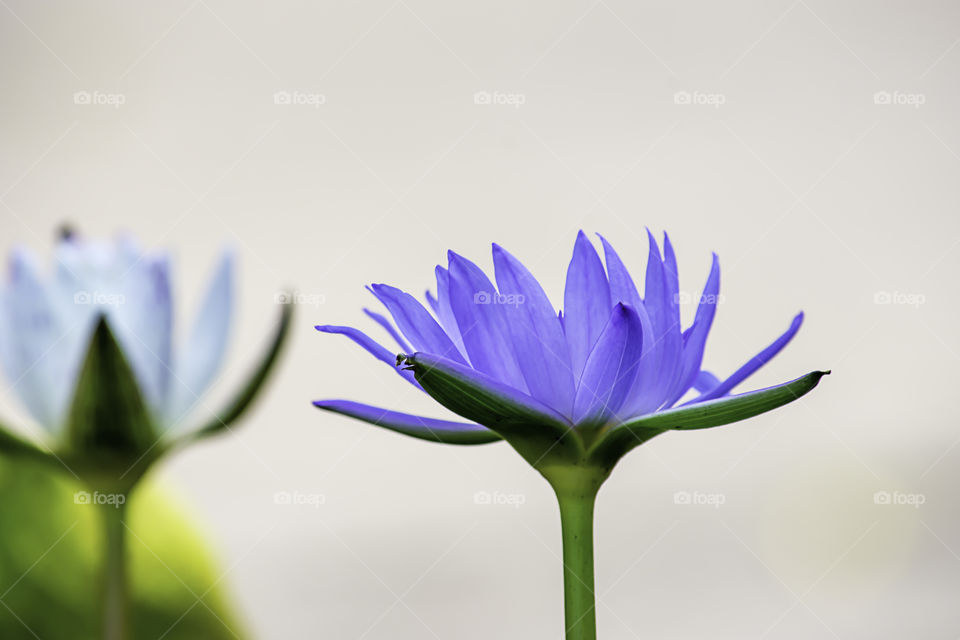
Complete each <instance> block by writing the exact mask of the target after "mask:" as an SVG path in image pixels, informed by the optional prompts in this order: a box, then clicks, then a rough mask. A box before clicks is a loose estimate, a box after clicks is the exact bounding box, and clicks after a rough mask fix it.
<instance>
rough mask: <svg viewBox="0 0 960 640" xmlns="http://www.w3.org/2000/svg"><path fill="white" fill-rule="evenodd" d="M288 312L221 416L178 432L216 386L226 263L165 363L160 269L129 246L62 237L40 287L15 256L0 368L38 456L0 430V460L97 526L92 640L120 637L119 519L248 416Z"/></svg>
mask: <svg viewBox="0 0 960 640" xmlns="http://www.w3.org/2000/svg"><path fill="white" fill-rule="evenodd" d="M291 311H292V308H291V306H290V305H286V306H285V307H284V308H283V312H282V315H281V318H280V321H279V323H278V325H277V328H276V331H275V333H274V335H273V337H272V340H271V343H270V345H269V348H268V349H267V351H266V353H265V354H264V355H263V357H262V359H261V360H260V361H259V363H258V364H257V366H256V367H255V369H254V370H253V371H252V373H251V374H250V375H249V377H248V378H247V379H246V381H245V383H244V385H243V386H242V388H241V389H240V390H239V392H238V393H236V395H234V396H233V398H232V399H231V401H230V402H229V404H228V405H227V406H226V408H224V409H223V410H221V411H218V412H217V413H216V414H214V415H213V416H212V419H210V420H209V421H207V422H206V423H201V424H200V425H198V426H196V427H195V428H192V429H180V428H176V429H175V427H178V426H179V425H180V424H182V423H184V421H185V419H186V418H187V417H188V416H189V414H190V413H192V410H193V409H195V408H196V406H197V405H198V403H199V401H200V398H201V396H202V394H203V393H204V391H206V389H207V387H208V386H209V385H210V384H211V383H212V382H213V380H214V378H215V377H216V375H217V374H218V372H219V370H220V367H221V364H222V362H223V357H224V354H225V351H226V345H227V336H228V333H229V329H230V325H231V320H232V316H233V259H232V257H231V255H230V254H229V252H226V253H224V255H223V257H222V258H221V260H220V262H219V264H218V265H217V267H216V270H215V273H214V276H213V280H212V282H211V283H210V285H209V289H208V291H207V293H206V296H205V298H204V299H203V302H202V304H201V307H200V310H199V313H198V315H197V318H196V320H195V322H194V324H193V327H192V330H191V332H190V333H189V335H188V336H187V337H186V340H185V342H183V343H182V344H180V345H178V347H177V348H176V349H174V344H173V340H172V325H173V302H172V297H171V285H170V268H169V261H168V258H167V256H165V255H163V254H151V253H144V252H142V251H141V250H140V249H139V248H138V247H137V245H136V244H135V243H134V242H133V241H132V240H131V239H129V238H119V239H117V240H116V241H115V242H109V243H106V242H105V243H100V242H88V241H84V240H82V239H79V238H77V237H75V236H73V235H72V234H69V233H65V234H64V235H63V236H62V238H61V240H60V242H59V243H58V246H57V248H56V267H55V273H54V274H53V275H52V277H49V278H45V277H43V276H42V275H41V273H40V269H39V268H38V266H37V264H36V260H35V258H34V257H33V256H32V255H31V254H30V253H28V252H27V251H24V250H16V251H14V252H13V255H12V257H11V264H10V277H9V282H8V283H7V284H6V286H5V287H4V288H3V290H2V299H0V329H2V330H0V364H2V366H3V370H4V373H5V374H6V376H7V379H8V381H9V382H10V385H11V387H12V389H13V390H14V391H15V392H16V394H17V395H18V396H19V398H20V400H21V401H22V402H23V404H24V405H26V408H27V409H28V411H29V412H30V413H31V414H32V416H33V417H34V418H35V419H36V421H37V422H38V423H39V424H40V425H41V426H42V427H43V428H44V430H45V431H46V435H47V438H45V439H44V440H45V441H44V442H34V441H31V440H28V439H25V438H23V437H21V436H19V435H16V434H15V432H13V431H11V430H10V429H8V428H6V427H3V426H0V452H3V453H6V454H10V455H20V456H28V457H32V458H35V459H38V460H41V461H44V462H46V463H48V464H49V465H50V466H52V467H55V468H57V469H59V470H61V471H64V472H66V473H70V474H72V475H73V476H75V477H76V478H78V479H79V480H80V481H81V482H82V483H84V484H85V485H86V486H87V488H88V489H89V491H83V492H80V493H78V494H77V498H76V501H77V502H81V503H90V504H93V505H95V506H96V508H97V509H98V510H99V511H100V512H102V514H103V521H104V539H105V547H104V556H103V563H104V585H103V589H104V638H106V639H107V640H121V639H122V638H124V637H126V628H127V621H126V619H125V609H126V600H127V583H126V569H125V566H124V558H125V555H126V551H125V538H126V536H125V532H126V525H125V524H124V511H125V505H126V503H127V498H128V496H129V495H130V493H131V492H132V490H133V489H134V487H135V486H136V484H137V482H138V481H139V480H140V479H141V478H142V477H143V475H144V474H145V473H146V472H147V470H148V469H150V467H151V466H152V465H153V464H154V463H155V462H156V461H157V460H159V459H160V458H162V457H163V456H165V455H166V454H168V453H170V452H172V451H174V450H176V449H178V448H180V447H183V446H185V445H187V444H189V443H191V442H193V441H195V440H198V439H200V438H204V437H207V436H210V435H214V434H216V433H219V432H221V431H223V430H225V429H227V428H228V426H229V425H230V424H231V423H232V422H233V421H234V420H236V419H237V418H239V417H240V415H241V414H242V413H243V412H244V411H245V410H246V409H247V407H248V406H249V405H250V403H251V402H252V400H253V399H254V397H255V396H256V395H257V392H258V391H259V390H260V388H261V387H262V385H263V383H264V381H265V379H266V377H267V374H268V373H269V371H270V370H271V368H272V367H273V364H274V362H275V361H276V358H277V356H278V353H279V351H280V348H281V346H282V344H283V342H284V340H285V337H286V334H287V328H288V326H289V323H290V317H291Z"/></svg>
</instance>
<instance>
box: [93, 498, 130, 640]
mask: <svg viewBox="0 0 960 640" xmlns="http://www.w3.org/2000/svg"><path fill="white" fill-rule="evenodd" d="M123 497H124V498H125V496H123ZM98 508H99V509H100V512H101V515H102V518H103V529H104V530H103V534H104V535H103V539H104V547H103V638H104V640H126V638H127V604H128V603H127V599H128V592H127V567H126V551H127V549H126V537H127V536H126V525H125V524H124V515H125V513H126V507H125V505H124V504H101V505H98Z"/></svg>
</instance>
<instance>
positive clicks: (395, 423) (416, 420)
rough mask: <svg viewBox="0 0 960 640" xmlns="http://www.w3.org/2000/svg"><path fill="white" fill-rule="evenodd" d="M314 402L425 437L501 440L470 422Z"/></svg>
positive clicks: (462, 441) (471, 441) (455, 440)
mask: <svg viewBox="0 0 960 640" xmlns="http://www.w3.org/2000/svg"><path fill="white" fill-rule="evenodd" d="M313 405H314V406H315V407H319V408H320V409H324V410H326V411H332V412H334V413H339V414H342V415H345V416H350V417H351V418H357V419H358V420H363V421H365V422H369V423H371V424H374V425H377V426H378V427H384V428H385V429H390V430H392V431H397V432H399V433H403V434H405V435H408V436H413V437H415V438H422V439H424V440H434V441H436V442H443V443H447V444H485V443H487V442H496V441H497V440H500V436H498V435H497V434H496V433H494V432H493V431H490V430H489V429H487V428H486V427H482V426H480V425H478V424H473V423H469V422H452V421H450V420H436V419H434V418H424V417H421V416H415V415H411V414H409V413H400V412H398V411H390V410H388V409H381V408H380V407H374V406H372V405H369V404H362V403H359V402H351V401H349V400H317V401H316V402H314V403H313Z"/></svg>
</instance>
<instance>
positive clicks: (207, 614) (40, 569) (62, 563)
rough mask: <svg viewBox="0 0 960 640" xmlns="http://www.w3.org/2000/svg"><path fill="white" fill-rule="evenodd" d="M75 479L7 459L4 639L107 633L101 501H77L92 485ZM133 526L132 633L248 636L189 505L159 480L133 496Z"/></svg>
mask: <svg viewBox="0 0 960 640" xmlns="http://www.w3.org/2000/svg"><path fill="white" fill-rule="evenodd" d="M68 478H69V476H67V475H66V474H63V473H52V472H51V471H50V470H49V469H48V468H45V467H43V466H41V465H39V464H37V463H31V462H28V461H22V460H13V459H11V458H8V457H3V458H0V496H2V497H0V539H2V544H0V638H3V639H4V640H20V639H23V640H36V638H43V640H61V639H62V640H96V639H97V638H99V637H100V635H101V634H100V626H101V623H100V603H99V592H100V590H99V585H100V573H99V572H100V568H99V558H100V554H101V552H102V549H101V531H100V524H101V520H100V518H99V517H98V513H97V509H98V507H96V506H94V505H91V504H77V502H78V501H79V502H81V503H82V502H83V501H84V500H83V495H84V494H83V493H78V492H84V491H85V489H84V488H83V487H82V486H81V485H79V484H78V483H75V482H73V481H72V479H68ZM87 495H89V494H87ZM127 524H128V526H129V528H130V532H129V541H128V549H129V553H130V556H129V566H130V574H131V575H130V581H131V583H132V590H133V594H132V604H131V609H132V610H131V612H130V619H131V621H132V627H133V628H132V634H131V640H156V639H157V638H159V637H161V636H163V638H164V640H197V639H200V638H202V639H204V640H221V639H222V640H227V639H236V638H245V637H247V635H246V630H245V629H244V628H243V625H242V624H240V623H239V622H238V620H237V617H236V616H235V615H234V613H233V611H232V610H231V609H230V607H229V606H228V605H227V602H226V600H225V597H224V594H223V590H222V584H223V583H222V582H220V581H218V579H219V578H220V576H221V574H222V569H220V568H218V567H217V566H216V564H215V563H214V562H213V561H212V560H211V556H210V553H209V551H208V549H207V548H206V545H205V544H204V542H203V541H202V540H201V539H200V537H199V536H198V535H197V533H196V530H195V528H194V527H193V526H192V525H191V524H190V523H189V521H188V518H187V517H185V515H184V513H183V511H182V510H181V509H178V508H177V505H176V504H175V503H174V501H173V500H171V499H170V497H169V495H167V494H166V493H165V492H164V491H163V490H162V489H161V488H158V487H157V486H155V485H154V484H153V483H152V482H150V480H149V479H147V481H146V482H144V483H143V484H142V485H141V486H140V487H139V488H138V489H137V490H136V492H135V493H134V495H133V496H132V500H131V503H130V505H129V518H128V520H127ZM200 597H202V602H198V598H200ZM164 634H166V635H164Z"/></svg>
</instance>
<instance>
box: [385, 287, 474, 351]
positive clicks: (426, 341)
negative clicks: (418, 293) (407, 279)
mask: <svg viewBox="0 0 960 640" xmlns="http://www.w3.org/2000/svg"><path fill="white" fill-rule="evenodd" d="M370 290H371V291H372V292H373V295H375V296H376V297H377V299H379V300H380V302H382V303H383V306H385V307H386V308H387V311H389V312H390V315H391V316H393V319H394V321H395V322H396V323H397V326H398V327H399V328H400V331H401V332H403V335H404V336H406V337H407V339H408V340H409V341H410V344H412V345H413V348H414V349H417V350H419V351H427V352H429V353H435V354H437V355H441V356H444V357H446V358H450V359H451V360H455V361H458V362H463V358H461V357H460V352H459V351H458V350H457V347H456V346H455V345H454V344H453V342H451V340H450V337H449V336H448V335H447V334H446V332H444V330H443V328H442V327H441V326H440V325H439V324H437V321H436V320H434V319H433V316H431V315H430V312H429V311H427V310H426V309H424V308H423V305H422V304H420V303H419V302H418V301H417V299H416V298H414V297H413V296H411V295H410V294H409V293H406V292H404V291H401V290H400V289H397V288H396V287H391V286H389V285H385V284H375V285H372V286H371V287H370ZM464 364H466V363H465V362H464Z"/></svg>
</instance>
